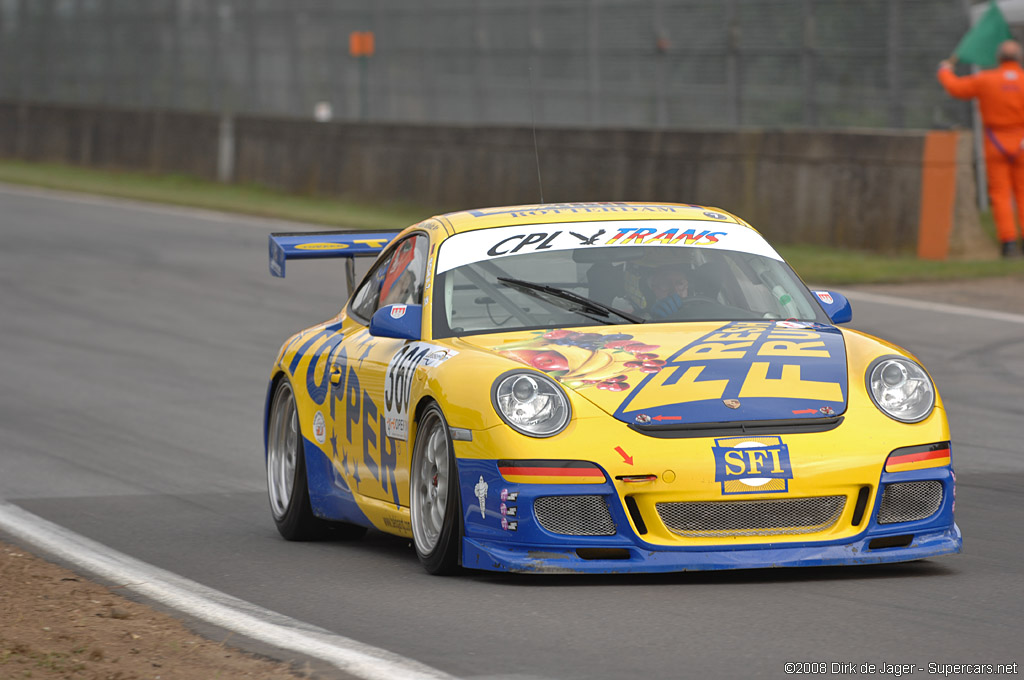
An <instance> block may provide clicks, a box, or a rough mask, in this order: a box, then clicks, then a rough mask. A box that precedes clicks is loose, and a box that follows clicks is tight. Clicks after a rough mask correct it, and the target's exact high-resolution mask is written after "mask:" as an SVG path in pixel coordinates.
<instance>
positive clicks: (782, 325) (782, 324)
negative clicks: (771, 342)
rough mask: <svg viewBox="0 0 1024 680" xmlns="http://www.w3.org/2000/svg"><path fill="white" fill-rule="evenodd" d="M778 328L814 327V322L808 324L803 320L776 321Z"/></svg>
mask: <svg viewBox="0 0 1024 680" xmlns="http://www.w3.org/2000/svg"><path fill="white" fill-rule="evenodd" d="M775 326H776V328H797V329H800V328H813V327H814V326H813V325H812V324H806V323H804V322H803V321H776V322H775Z"/></svg>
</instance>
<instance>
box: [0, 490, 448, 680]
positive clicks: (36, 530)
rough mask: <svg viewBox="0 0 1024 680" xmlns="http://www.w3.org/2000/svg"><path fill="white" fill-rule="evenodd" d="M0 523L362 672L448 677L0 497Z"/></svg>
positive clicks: (232, 627) (114, 577) (242, 627)
mask: <svg viewBox="0 0 1024 680" xmlns="http://www.w3.org/2000/svg"><path fill="white" fill-rule="evenodd" d="M0 529H3V530H4V531H5V532H7V533H8V534H10V535H11V536H14V537H16V538H18V539H20V540H21V541H23V542H25V543H27V544H29V545H31V546H33V547H36V548H39V549H40V550H42V551H44V552H46V553H49V554H50V555H52V556H54V557H57V558H59V559H62V560H65V561H67V562H70V563H72V564H75V565H77V566H78V567H81V568H82V569H84V570H85V571H87V572H89V573H91V574H94V575H96V576H98V577H100V578H103V579H105V580H107V581H109V582H112V583H123V584H126V585H125V586H124V587H125V588H128V589H129V590H132V591H134V592H136V593H138V594H139V595H143V596H145V597H147V598H150V599H152V600H155V601H157V602H160V603H162V604H164V605H166V606H168V607H171V608H172V609H175V610H177V611H179V612H183V613H185V614H188V615H190V616H193V617H195V618H197V619H200V620H202V621H206V622H208V623H212V624H214V625H216V626H219V627H220V628H224V629H226V630H229V631H233V632H234V633H237V634H238V635H243V636H245V637H248V638H252V639H254V640H258V641H260V642H263V643H265V644H268V645H272V646H274V647H279V648H282V649H287V650H290V651H293V652H297V653H299V654H302V655H305V656H309V657H313V658H316V659H320V660H322V661H326V662H327V663H330V664H332V665H334V666H335V667H337V668H338V669H340V670H342V671H344V672H346V673H350V674H351V675H353V676H356V677H358V678H366V679H367V680H378V679H379V680H392V679H393V678H408V679H409V680H455V679H454V676H451V675H448V674H447V673H443V672H442V671H439V670H436V669H434V668H431V667H429V666H426V665H424V664H421V663H419V662H416V661H413V660H411V659H406V658H403V657H401V656H398V655H397V654H393V653H391V652H388V651H386V650H383V649H379V648H377V647H372V646H370V645H365V644H363V643H361V642H357V641H355V640H352V639H349V638H346V637H342V636H340V635H335V634H333V633H331V632H329V631H327V630H324V629H323V628H317V627H315V626H311V625H309V624H305V623H302V622H301V621H297V620H295V619H291V618H289V617H287V616H284V615H282V614H278V613H276V612H272V611H270V610H268V609H263V608H262V607H258V606H256V605H254V604H251V603H249V602H245V601H244V600H239V599H238V598H235V597H232V596H230V595H227V594H226V593H222V592H220V591H217V590H213V589H212V588H207V587H206V586H204V585H201V584H199V583H196V582H195V581H190V580H188V579H186V578H183V577H181V576H178V575H176V574H173V573H171V572H169V571H165V570H164V569H160V568H158V567H154V566H152V565H149V564H146V563H145V562H141V561H139V560H136V559H135V558H133V557H129V556H128V555H125V554H123V553H119V552H117V551H116V550H112V549H110V548H108V547H106V546H104V545H102V544H100V543H97V542H95V541H93V540H90V539H88V538H85V537H84V536H79V535H78V534H76V533H74V532H73V531H70V530H68V529H65V528H63V527H61V526H58V525H56V524H54V523H52V522H49V521H47V520H45V519H43V518H41V517H38V516H36V515H33V514H32V513H30V512H28V511H26V510H23V509H21V508H19V507H18V506H16V505H12V504H10V503H6V502H3V501H0Z"/></svg>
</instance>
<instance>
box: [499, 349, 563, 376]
mask: <svg viewBox="0 0 1024 680" xmlns="http://www.w3.org/2000/svg"><path fill="white" fill-rule="evenodd" d="M502 354H504V355H505V356H508V357H510V358H513V359H518V360H519V361H522V362H523V363H524V364H526V365H528V366H533V367H534V368H536V369H537V370H540V371H544V372H548V371H566V370H568V369H569V362H568V360H567V359H566V358H565V356H564V355H563V354H561V353H560V352H556V351H554V350H544V351H540V350H535V349H511V350H508V351H506V352H502Z"/></svg>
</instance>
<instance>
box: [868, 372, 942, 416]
mask: <svg viewBox="0 0 1024 680" xmlns="http://www.w3.org/2000/svg"><path fill="white" fill-rule="evenodd" d="M867 383H868V393H869V394H870V395H871V398H872V399H873V400H874V402H875V406H877V407H878V408H879V409H880V410H881V411H882V413H884V414H885V415H887V416H889V417H890V418H893V419H895V420H898V421H900V422H903V423H916V422H918V421H921V420H924V419H925V418H927V417H928V416H929V415H930V414H931V412H932V409H933V408H935V385H934V384H933V383H932V379H931V378H929V377H928V374H927V373H926V372H925V370H924V369H923V368H921V367H920V366H919V365H917V364H916V363H914V362H913V361H911V360H910V359H906V358H904V357H897V356H890V357H881V358H879V359H876V360H875V361H874V362H872V364H871V366H869V367H868V372H867Z"/></svg>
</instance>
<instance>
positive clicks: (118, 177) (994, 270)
mask: <svg viewBox="0 0 1024 680" xmlns="http://www.w3.org/2000/svg"><path fill="white" fill-rule="evenodd" d="M0 182H9V183H12V184H27V185H32V186H38V187H46V188H51V189H62V190H66V191H78V192H83V193H90V194H101V195H105V196H117V197H121V198H133V199H139V200H145V201H155V202H158V203H170V204H175V205H186V206H193V207H199V208H207V209H211V210H223V211H227V212H237V213H242V214H248V215H259V216H262V217H275V218H280V219H286V220H295V221H300V222H312V223H315V224H323V225H327V226H341V227H352V228H359V229H399V228H402V227H405V226H407V225H409V224H413V223H415V222H418V221H419V220H421V219H423V218H425V217H428V216H430V215H431V214H434V213H435V212H437V211H436V210H434V209H431V208H429V207H424V206H416V205H409V204H396V203H392V204H369V203H361V202H358V201H351V200H346V199H338V198H329V197H325V196H299V195H295V194H288V193H285V192H282V191H278V190H275V189H271V188H268V187H263V186H257V185H251V184H249V185H240V184H219V183H217V182H209V181H206V180H202V179H199V178H196V177H190V176H184V175H153V174H145V173H138V172H118V171H113V170H97V169H93V168H82V167H77V166H68V165H58V164H51V163H26V162H24V161H17V160H6V159H0ZM983 222H986V223H990V222H991V219H990V217H989V216H988V215H984V216H983ZM988 231H989V232H991V231H992V228H991V225H990V224H989V227H988ZM992 247H993V249H994V248H995V247H996V246H995V244H994V243H993V246H992ZM778 249H779V252H780V253H781V254H782V255H783V257H785V258H786V259H787V260H788V261H789V263H790V264H792V265H793V268H794V269H796V271H797V272H799V273H800V275H801V276H802V277H803V278H804V280H805V281H812V282H814V283H815V284H816V285H856V284H866V283H906V282H912V281H918V282H919V281H949V280H953V279H972V278H984V277H990V276H1008V275H1024V259H1016V260H986V261H950V262H932V261H928V260H918V259H917V258H915V257H913V256H909V255H904V256H885V255H878V254H875V253H868V252H861V251H851V250H848V249H839V248H826V247H821V246H802V245H782V246H779V247H778Z"/></svg>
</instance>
